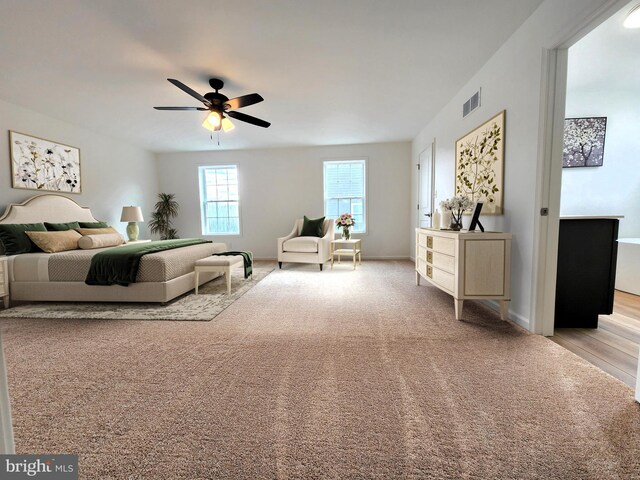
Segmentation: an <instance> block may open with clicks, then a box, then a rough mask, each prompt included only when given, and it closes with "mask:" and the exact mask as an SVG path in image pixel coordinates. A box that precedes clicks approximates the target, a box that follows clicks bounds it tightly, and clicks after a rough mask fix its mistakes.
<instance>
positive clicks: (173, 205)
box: [149, 193, 179, 240]
mask: <svg viewBox="0 0 640 480" xmlns="http://www.w3.org/2000/svg"><path fill="white" fill-rule="evenodd" d="M158 198H159V200H158V202H157V203H156V204H155V206H154V211H153V213H152V214H151V221H150V222H149V231H150V232H151V233H152V234H159V235H160V240H171V239H174V238H178V230H177V229H176V228H173V225H172V224H171V219H173V218H175V217H177V216H178V208H179V205H178V202H176V201H175V200H174V198H175V195H174V194H173V193H159V194H158Z"/></svg>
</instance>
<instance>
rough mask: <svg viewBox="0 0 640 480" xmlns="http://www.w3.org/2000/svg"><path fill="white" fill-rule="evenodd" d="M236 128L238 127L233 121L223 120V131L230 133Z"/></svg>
mask: <svg viewBox="0 0 640 480" xmlns="http://www.w3.org/2000/svg"><path fill="white" fill-rule="evenodd" d="M234 128H236V126H235V125H234V124H233V122H232V121H231V120H229V119H228V118H227V117H224V118H223V119H222V130H223V131H225V132H230V131H231V130H233V129H234Z"/></svg>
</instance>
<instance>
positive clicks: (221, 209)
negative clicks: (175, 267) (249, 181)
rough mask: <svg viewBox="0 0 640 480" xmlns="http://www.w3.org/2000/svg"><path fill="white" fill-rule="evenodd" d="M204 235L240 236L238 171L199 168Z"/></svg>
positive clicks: (229, 167)
mask: <svg viewBox="0 0 640 480" xmlns="http://www.w3.org/2000/svg"><path fill="white" fill-rule="evenodd" d="M198 174H199V177H200V210H201V212H202V234H203V235H240V196H239V194H238V167H237V166H235V165H224V166H215V167H200V168H199V169H198Z"/></svg>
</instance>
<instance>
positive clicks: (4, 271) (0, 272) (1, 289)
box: [0, 256, 9, 308]
mask: <svg viewBox="0 0 640 480" xmlns="http://www.w3.org/2000/svg"><path fill="white" fill-rule="evenodd" d="M7 264H8V261H7V257H6V256H1V257H0V298H2V300H3V303H4V308H9V268H8V265H7Z"/></svg>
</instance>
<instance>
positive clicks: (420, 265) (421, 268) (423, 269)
mask: <svg viewBox="0 0 640 480" xmlns="http://www.w3.org/2000/svg"><path fill="white" fill-rule="evenodd" d="M416 270H417V271H418V273H419V274H420V275H422V276H423V277H426V276H427V262H425V261H424V260H422V259H418V262H417V264H416Z"/></svg>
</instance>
